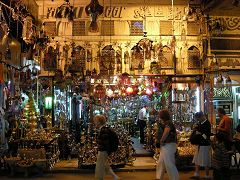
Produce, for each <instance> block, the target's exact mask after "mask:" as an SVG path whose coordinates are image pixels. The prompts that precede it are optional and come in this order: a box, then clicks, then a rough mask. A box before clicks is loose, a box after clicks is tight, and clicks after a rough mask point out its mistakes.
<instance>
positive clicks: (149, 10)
mask: <svg viewBox="0 0 240 180" xmlns="http://www.w3.org/2000/svg"><path fill="white" fill-rule="evenodd" d="M183 12H184V8H180V7H175V8H174V15H175V18H174V19H175V20H180V19H181V17H182V15H183ZM140 17H142V18H144V17H163V18H166V19H168V20H171V19H173V8H172V7H171V6H163V7H149V6H141V7H140V8H138V9H135V10H134V18H136V19H137V18H140Z"/></svg>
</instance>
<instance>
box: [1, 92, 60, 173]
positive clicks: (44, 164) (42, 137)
mask: <svg viewBox="0 0 240 180" xmlns="http://www.w3.org/2000/svg"><path fill="white" fill-rule="evenodd" d="M28 97H29V100H28V102H27V104H26V106H25V107H24V109H23V112H22V113H23V114H22V117H21V119H19V121H18V122H17V125H16V127H15V128H14V129H13V131H12V133H11V137H10V139H9V155H8V156H7V157H5V162H6V164H7V165H8V166H9V167H10V169H11V173H12V174H14V173H15V172H18V171H23V172H24V173H25V175H26V176H27V175H28V173H29V172H31V171H34V170H37V171H39V170H45V169H48V168H52V167H53V165H54V164H55V163H56V162H57V161H58V157H59V150H58V143H57V137H58V135H57V134H56V133H55V132H54V131H52V130H51V129H49V130H45V129H41V128H38V122H39V111H38V110H37V106H36V104H35V101H34V98H33V94H32V93H29V95H28Z"/></svg>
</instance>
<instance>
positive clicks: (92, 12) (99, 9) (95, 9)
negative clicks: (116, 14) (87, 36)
mask: <svg viewBox="0 0 240 180" xmlns="http://www.w3.org/2000/svg"><path fill="white" fill-rule="evenodd" d="M85 12H86V14H87V15H88V16H91V24H90V27H89V31H90V32H98V25H97V17H98V16H99V15H101V14H102V13H103V6H101V5H100V4H99V2H98V0H91V3H90V4H89V5H87V6H86V7H85Z"/></svg>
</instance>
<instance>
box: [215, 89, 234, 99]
mask: <svg viewBox="0 0 240 180" xmlns="http://www.w3.org/2000/svg"><path fill="white" fill-rule="evenodd" d="M213 97H214V98H227V99H231V98H232V91H231V88H229V87H222V88H213Z"/></svg>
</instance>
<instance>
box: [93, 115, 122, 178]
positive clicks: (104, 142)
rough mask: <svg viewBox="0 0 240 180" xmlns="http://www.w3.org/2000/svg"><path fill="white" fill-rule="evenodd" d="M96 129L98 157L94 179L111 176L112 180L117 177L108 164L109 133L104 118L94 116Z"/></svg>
mask: <svg viewBox="0 0 240 180" xmlns="http://www.w3.org/2000/svg"><path fill="white" fill-rule="evenodd" d="M93 121H94V124H95V126H96V128H97V129H98V130H99V132H98V137H97V144H98V155H97V162H96V169H95V177H96V179H97V180H104V176H105V175H106V174H110V175H112V177H113V178H114V180H118V179H119V177H118V176H117V175H116V174H115V173H114V172H113V170H112V168H111V167H110V165H109V163H108V155H109V154H110V152H109V149H110V146H111V144H110V135H111V134H110V132H109V128H108V127H106V117H105V116H103V115H96V116H95V117H94V119H93Z"/></svg>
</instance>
